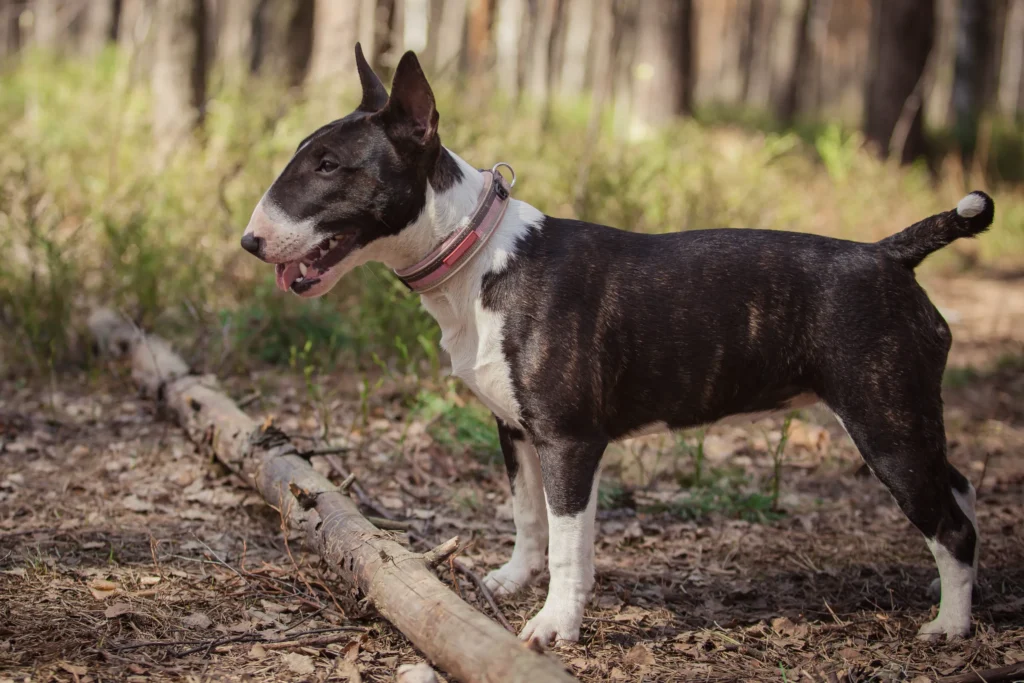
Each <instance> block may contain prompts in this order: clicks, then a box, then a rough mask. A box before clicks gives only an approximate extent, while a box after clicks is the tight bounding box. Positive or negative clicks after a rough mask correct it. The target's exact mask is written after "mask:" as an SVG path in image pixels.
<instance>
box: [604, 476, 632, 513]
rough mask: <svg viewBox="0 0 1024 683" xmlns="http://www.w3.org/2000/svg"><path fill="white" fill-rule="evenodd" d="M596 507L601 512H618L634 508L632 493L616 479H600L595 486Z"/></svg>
mask: <svg viewBox="0 0 1024 683" xmlns="http://www.w3.org/2000/svg"><path fill="white" fill-rule="evenodd" d="M597 507H598V508H600V509H601V510H620V509H622V508H633V507H636V501H635V500H634V499H633V493H632V492H631V491H630V490H629V489H627V488H626V487H625V486H623V485H622V482H621V481H618V480H617V479H602V480H601V481H600V482H599V483H598V485H597Z"/></svg>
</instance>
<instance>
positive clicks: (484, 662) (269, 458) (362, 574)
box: [89, 310, 574, 683]
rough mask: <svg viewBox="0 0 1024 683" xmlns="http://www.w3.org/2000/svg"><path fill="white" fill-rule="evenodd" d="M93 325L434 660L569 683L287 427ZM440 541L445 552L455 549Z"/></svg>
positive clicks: (467, 675)
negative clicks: (328, 474) (322, 467)
mask: <svg viewBox="0 0 1024 683" xmlns="http://www.w3.org/2000/svg"><path fill="white" fill-rule="evenodd" d="M89 328H90V330H91V331H92V332H93V335H94V336H95V338H96V340H97V342H98V344H99V347H100V349H101V350H104V351H106V352H108V353H111V354H113V355H127V356H128V357H129V358H130V359H131V365H132V377H133V379H134V380H135V382H136V384H137V385H138V386H139V388H140V389H142V390H143V392H144V393H145V394H146V395H147V396H149V397H151V398H153V399H155V400H156V401H157V402H158V404H159V405H160V407H162V408H164V409H166V411H167V412H168V413H169V414H170V415H171V416H172V417H173V418H174V419H175V420H176V421H177V422H178V423H179V424H180V425H181V427H182V428H183V429H184V430H185V432H186V433H187V434H188V436H189V438H190V439H192V441H194V442H195V443H196V444H197V445H199V446H201V447H207V448H209V449H210V450H212V451H213V454H214V455H215V457H216V458H217V459H218V460H219V461H220V462H222V463H223V464H224V465H225V466H226V467H228V468H229V469H230V470H232V471H233V472H235V473H237V474H239V475H240V476H241V477H242V478H243V479H245V480H246V481H247V482H248V483H249V484H250V485H252V486H253V487H254V488H255V489H256V490H257V491H258V492H259V493H260V495H261V496H263V498H264V500H266V501H267V503H268V504H269V505H271V506H272V507H273V508H274V509H276V510H278V511H279V512H280V513H281V515H282V517H283V518H284V519H285V521H286V522H287V523H288V525H289V526H291V527H292V528H294V529H298V530H301V531H304V532H305V534H306V543H307V545H308V546H309V547H310V548H311V549H312V550H313V552H315V553H317V554H318V555H319V556H320V557H321V558H322V559H323V560H324V561H326V562H328V563H330V564H331V566H332V567H333V569H334V571H335V572H336V573H337V574H338V576H340V577H341V580H342V581H344V582H345V583H347V584H348V585H351V586H355V587H357V588H358V589H359V590H361V591H362V592H363V593H364V594H365V595H366V596H367V597H368V598H369V599H370V601H371V602H373V604H374V605H375V606H376V607H377V609H378V611H380V613H381V615H382V616H383V617H384V618H385V619H387V620H388V621H390V622H391V623H392V624H394V625H395V626H396V627H397V628H398V629H399V630H400V631H402V633H403V634H405V635H406V636H407V637H408V638H409V640H410V641H412V643H413V644H414V645H415V646H416V647H417V648H419V649H420V650H421V651H422V652H423V653H424V654H425V655H426V656H427V657H429V658H430V659H431V660H432V661H433V662H435V663H437V664H438V665H439V666H440V667H442V668H444V669H445V670H446V671H448V672H450V673H451V674H452V675H453V676H455V677H456V678H457V679H458V680H460V681H466V682H467V683H476V682H477V681H480V682H484V681H487V682H490V681H502V682H505V681H508V682H510V683H514V682H521V683H546V682H548V681H557V682H563V683H567V682H569V681H572V680H574V679H573V678H572V677H571V676H570V675H569V674H568V673H566V672H565V671H564V670H563V668H562V667H561V665H560V664H559V663H558V662H557V661H556V660H554V659H551V658H548V657H545V656H543V655H540V654H537V653H536V652H533V651H532V650H530V649H528V648H526V647H525V646H524V645H522V644H521V643H520V642H519V641H518V640H517V639H516V637H515V636H514V635H512V634H511V633H509V632H508V631H506V630H505V629H503V628H502V627H501V626H499V625H498V624H496V623H495V622H493V621H491V620H490V619H488V618H487V617H485V616H484V615H483V614H481V613H480V612H478V611H477V610H475V609H473V608H472V607H471V606H469V605H468V604H466V603H465V602H463V601H462V600H460V599H459V597H458V596H457V595H455V593H453V592H452V591H451V590H450V589H449V588H448V587H447V586H445V585H444V584H443V583H441V582H440V581H439V580H438V579H437V577H436V576H435V574H434V572H433V571H432V569H431V568H430V567H429V566H428V562H427V561H425V556H424V555H421V554H419V553H413V552H411V551H410V550H409V549H407V548H405V547H404V546H402V545H400V544H398V543H396V542H395V541H393V540H391V536H390V535H389V534H386V533H383V532H381V531H380V530H379V529H377V528H376V527H374V526H373V525H372V524H371V523H370V522H369V521H367V520H366V518H365V517H363V516H362V515H361V514H360V513H359V510H358V508H357V507H356V505H355V503H354V502H353V501H352V500H351V499H350V498H349V496H348V494H346V493H345V492H343V491H342V490H341V489H340V488H339V487H337V486H335V485H334V484H332V483H331V482H330V481H328V480H327V479H326V478H324V477H322V476H321V475H319V474H317V473H316V471H314V470H313V468H312V466H310V464H309V462H308V461H307V460H306V459H304V458H303V457H301V456H300V454H299V453H298V451H297V450H296V449H295V447H294V446H292V444H291V442H290V441H289V440H288V437H287V436H286V435H285V434H284V433H283V432H281V431H279V430H277V429H275V428H273V427H266V426H261V425H259V424H258V423H257V422H255V421H253V420H252V419H251V418H250V417H249V416H248V415H246V414H245V413H244V412H242V411H241V410H240V409H239V408H238V406H237V405H235V403H234V402H233V401H232V400H231V399H230V398H228V397H227V396H226V395H225V394H224V393H223V392H222V391H221V390H220V388H219V387H218V385H217V381H216V378H214V377H210V376H197V375H193V374H190V372H189V368H188V365H187V364H186V363H185V362H184V361H183V360H182V359H181V358H180V357H179V356H178V355H177V354H175V353H174V351H173V350H172V349H171V347H170V345H169V344H167V342H165V341H163V340H162V339H159V338H158V337H153V336H146V335H143V334H142V333H141V332H138V331H136V330H135V328H133V327H132V326H131V325H130V324H129V323H126V322H125V321H124V320H123V319H121V318H120V316H118V315H117V314H116V313H113V312H112V311H109V310H100V311H96V312H94V313H93V315H92V316H90V319H89ZM445 545H447V546H448V548H447V552H448V553H449V554H450V553H451V551H452V550H454V548H453V547H451V545H450V544H445ZM428 555H429V553H428Z"/></svg>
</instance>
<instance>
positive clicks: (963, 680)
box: [939, 662, 1024, 683]
mask: <svg viewBox="0 0 1024 683" xmlns="http://www.w3.org/2000/svg"><path fill="white" fill-rule="evenodd" d="M1020 680H1024V662H1017V663H1016V664H1011V665H1009V666H1004V667H1001V668H999V669H988V670H987V671H971V672H970V673H966V674H959V675H957V676H947V677H946V678H940V679H939V683H1006V682H1007V681H1020Z"/></svg>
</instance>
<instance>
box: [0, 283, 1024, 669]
mask: <svg viewBox="0 0 1024 683" xmlns="http://www.w3.org/2000/svg"><path fill="white" fill-rule="evenodd" d="M926 284H928V286H929V290H930V292H931V294H932V296H933V299H934V300H935V301H936V303H937V305H939V307H940V308H941V309H942V310H943V312H944V313H945V315H946V316H947V318H948V319H949V320H950V322H951V326H952V328H953V331H954V337H955V340H956V341H955V346H954V350H953V352H952V354H951V359H950V367H951V368H952V369H951V370H950V372H949V375H948V385H949V386H948V388H947V392H946V397H945V398H946V422H947V432H948V434H949V440H950V448H949V451H950V458H951V460H952V461H953V462H954V463H955V464H956V465H957V466H958V467H960V468H961V470H962V471H963V472H964V473H965V474H967V475H968V476H969V477H970V479H971V480H972V481H973V482H974V483H975V485H976V486H978V489H979V496H978V521H979V525H980V528H981V538H982V549H981V566H982V571H981V575H980V583H981V588H982V591H981V596H980V599H977V600H976V607H975V629H974V634H973V636H972V637H971V638H970V639H967V640H963V641H960V642H954V643H945V642H943V643H937V644H924V643H920V642H918V641H916V640H915V639H914V634H915V632H916V630H917V628H918V626H919V625H920V624H921V623H922V622H923V621H925V620H927V619H929V618H931V617H932V616H933V615H934V612H935V606H934V605H933V604H932V602H931V601H930V600H929V598H928V596H927V592H926V588H927V586H928V584H929V582H930V581H931V580H932V579H933V578H934V577H935V576H936V570H935V565H934V562H933V561H932V559H931V556H930V554H929V553H928V551H927V549H926V547H925V544H924V543H923V541H922V539H921V537H920V535H919V534H918V533H917V532H916V531H915V530H914V529H913V528H911V526H910V524H909V523H908V522H907V521H906V519H905V518H904V517H903V515H902V514H901V513H900V512H899V511H898V510H897V508H896V506H895V504H894V503H893V501H892V499H891V498H890V497H889V495H888V493H886V491H885V490H884V489H883V488H882V486H881V485H880V484H879V483H878V482H877V481H876V480H875V479H874V478H873V477H871V476H870V475H868V474H866V473H865V471H864V470H863V469H862V468H860V466H859V463H860V460H859V457H858V456H857V454H856V451H855V449H854V447H853V445H852V443H851V442H850V440H849V439H848V438H847V437H846V435H845V433H844V432H843V431H842V429H841V428H840V427H839V425H838V424H837V423H836V422H835V421H834V419H833V418H832V417H831V416H830V415H829V414H828V413H827V412H826V411H824V410H821V409H818V408H815V409H811V410H808V411H804V412H803V413H802V414H801V415H800V416H799V418H798V419H796V420H795V421H794V422H792V424H790V425H789V427H790V428H789V442H788V443H787V445H786V448H785V451H784V460H783V461H782V469H781V477H780V478H779V482H780V491H781V492H780V494H779V496H778V499H777V504H776V505H775V507H774V508H773V507H772V505H771V504H770V502H769V503H766V500H769V498H768V494H767V493H766V491H768V490H769V489H768V488H766V487H767V486H768V484H767V482H770V481H771V479H772V476H773V474H772V473H773V471H774V469H773V468H774V462H775V460H774V458H773V456H772V453H773V451H774V446H773V445H774V444H776V443H777V441H778V439H779V436H780V435H781V429H782V425H783V422H782V419H770V420H765V421H761V422H759V423H756V424H753V425H740V426H716V427H713V428H711V429H710V430H708V431H707V433H706V434H705V435H704V436H703V437H700V436H698V435H696V434H691V435H689V436H687V437H685V438H679V439H676V438H673V437H671V436H654V437H647V438H644V439H636V440H633V441H631V442H628V443H625V444H620V445H617V446H615V447H614V448H613V449H612V450H611V451H610V453H609V456H608V465H607V468H606V473H605V482H604V485H603V487H602V491H603V492H604V495H603V496H602V508H601V510H600V512H599V522H598V524H599V531H598V549H597V586H596V592H595V595H594V597H593V599H592V600H591V602H590V605H589V607H588V610H587V614H586V618H585V620H584V624H583V632H582V635H581V639H580V642H579V644H575V645H562V646H558V647H556V648H554V650H553V651H552V652H551V654H550V655H549V656H554V657H557V658H559V659H560V660H561V661H563V662H564V664H565V666H566V667H567V668H568V669H569V670H570V671H571V672H572V673H573V674H574V675H576V676H577V677H578V678H579V679H580V680H582V681H620V680H621V681H690V680H693V681H748V680H749V681H765V680H779V681H802V680H807V681H830V680H831V681H836V680H838V681H843V680H846V681H850V682H851V683H852V682H853V681H868V680H878V681H888V680H908V681H916V682H918V683H920V682H923V681H926V680H936V679H940V678H942V677H944V676H949V675H952V674H955V673H961V672H970V671H971V670H972V669H974V670H979V671H981V670H984V669H990V668H995V667H1000V666H1005V665H1007V664H1011V663H1014V662H1017V661H1021V660H1024V526H1022V523H1021V520H1022V519H1024V457H1022V456H1024V365H1022V362H1021V359H1024V280H1022V279H1015V280H1014V279H998V278H994V277H993V278H983V277H977V276H976V277H970V278H967V277H958V278H947V279H937V280H933V281H930V282H928V283H926ZM119 373H120V374H106V375H103V373H93V374H92V376H90V377H86V376H82V377H78V378H75V377H60V378H58V379H57V380H55V381H54V382H50V383H46V384H25V383H19V382H14V381H9V382H7V383H6V384H2V385H0V680H7V679H12V680H33V681H47V680H62V681H75V682H76V683H84V682H85V681H89V680H93V681H96V680H113V679H117V680H124V679H127V680H144V679H147V680H148V679H163V680H193V681H205V680H261V681H264V680H265V681H288V680H296V681H298V680H303V681H305V680H310V681H323V680H341V681H345V680H348V681H359V680H363V681H389V680H393V679H394V676H395V670H396V668H397V667H398V665H399V664H401V663H405V662H415V661H419V660H421V659H422V656H421V655H419V654H418V653H417V652H416V651H415V650H414V649H413V648H412V647H411V646H410V645H409V643H408V642H407V641H406V640H405V639H404V638H403V636H402V635H401V634H400V633H399V632H397V631H396V630H395V629H394V628H392V627H391V626H390V625H389V624H388V623H387V622H386V621H384V620H383V619H382V618H380V617H379V616H377V615H376V614H375V612H374V611H373V609H372V607H371V606H369V605H367V604H366V603H365V602H360V601H359V599H358V596H356V595H353V594H351V593H349V592H346V591H345V590H344V589H343V588H342V587H341V586H340V585H339V584H337V583H336V582H333V581H332V580H331V576H330V572H329V569H328V568H326V567H323V566H321V565H320V564H319V563H318V560H317V558H315V557H312V556H310V555H309V554H308V553H306V552H305V550H304V549H303V548H302V546H301V543H300V542H299V539H298V538H296V537H292V538H290V539H289V540H290V543H286V542H285V541H284V537H283V535H282V532H281V523H280V519H279V517H278V516H277V514H276V513H275V512H274V511H272V510H270V509H268V508H267V507H266V506H265V505H264V504H263V503H262V502H261V500H260V499H259V498H258V497H257V496H256V495H255V494H253V493H252V491H250V490H248V489H246V488H245V487H244V486H243V485H242V483H241V482H240V481H238V480H237V479H235V478H234V477H233V476H232V475H230V474H229V473H227V472H225V471H223V470H222V469H220V468H219V467H218V466H217V465H216V463H214V462H212V461H211V460H210V458H209V457H208V456H206V455H203V454H201V453H199V452H198V451H197V450H196V449H195V448H194V447H193V446H192V445H191V444H190V443H189V442H188V441H186V440H185V438H184V437H183V436H182V434H181V432H180V431H179V430H178V429H177V428H176V427H175V426H174V425H172V424H169V423H167V422H164V421H160V420H159V419H158V418H157V416H155V415H154V414H153V412H152V409H151V405H150V404H149V403H147V402H146V401H144V400H142V399H140V398H138V397H137V396H136V394H135V391H134V389H133V388H132V385H131V381H130V379H129V378H128V377H127V375H126V372H125V369H124V368H120V369H119ZM98 375H103V376H98ZM224 381H225V384H226V386H227V387H228V390H229V391H230V392H231V393H232V395H233V396H235V397H236V399H238V400H239V401H240V402H242V403H244V404H245V409H246V410H247V411H248V412H249V413H250V414H252V415H254V416H257V415H259V416H265V415H273V416H274V419H275V423H276V424H277V425H278V426H280V427H282V428H283V429H285V430H286V431H288V432H289V433H290V434H292V435H295V436H296V437H297V443H299V444H300V445H303V446H306V447H308V448H309V449H322V448H326V447H332V448H336V449H337V450H338V451H340V452H339V453H337V454H336V458H337V461H340V464H341V465H342V466H343V468H344V469H347V470H349V471H352V472H354V473H355V474H356V475H357V476H358V481H359V482H360V483H361V484H362V487H363V489H364V490H365V491H366V493H367V494H368V495H369V496H370V497H372V498H373V499H374V500H375V501H376V503H377V504H378V505H379V506H380V507H382V508H384V509H386V510H389V511H391V512H393V513H394V514H395V515H397V516H400V517H403V518H408V519H412V520H415V523H416V524H417V525H418V526H419V528H420V530H421V532H422V533H423V534H424V535H426V536H427V537H430V538H433V539H437V540H443V539H446V538H449V537H451V536H453V535H455V534H459V535H461V536H462V537H463V538H464V539H467V538H472V539H473V542H472V544H471V545H470V547H469V548H468V549H467V550H466V551H465V552H464V554H463V557H465V558H467V559H468V560H470V561H471V563H472V565H473V567H475V568H476V570H478V571H479V572H480V573H484V572H486V571H487V570H489V569H490V568H493V567H496V566H498V565H500V564H501V563H502V562H503V561H504V560H505V559H507V557H508V555H509V553H510V551H511V548H512V541H513V537H514V531H513V525H512V521H511V514H510V507H509V504H508V485H507V480H506V478H505V474H504V471H503V468H502V467H501V466H500V464H499V463H500V459H498V458H496V457H493V456H494V454H491V456H490V457H486V458H481V457H480V455H479V453H474V452H469V451H467V450H466V449H464V448H460V447H459V444H458V442H457V441H455V442H451V441H444V440H440V439H438V438H435V436H432V434H435V433H436V432H435V430H434V427H435V426H436V425H434V424H432V423H431V419H429V418H427V417H425V416H424V414H423V413H422V412H414V411H410V409H409V408H408V405H409V402H408V400H407V398H406V399H403V395H405V396H406V397H407V393H406V392H403V391H402V390H401V389H402V388H401V387H400V386H399V385H397V384H395V385H394V386H392V385H391V384H385V385H383V386H382V387H381V389H380V390H379V391H377V392H376V393H374V394H373V395H372V396H371V397H370V398H365V392H364V394H363V396H364V398H363V399H362V400H361V399H360V393H359V391H358V390H357V388H356V384H357V379H355V378H352V377H350V376H346V375H345V374H344V373H343V372H340V371H339V372H337V373H335V374H333V375H331V376H330V377H328V378H327V380H326V384H327V385H329V386H331V388H332V389H333V390H334V391H335V393H334V394H333V396H334V398H332V400H331V401H330V402H329V404H325V405H321V406H320V407H318V405H317V402H316V401H314V400H312V399H311V398H310V396H311V395H312V394H314V393H315V392H310V391H308V390H307V387H306V385H305V384H304V382H303V378H302V377H301V373H300V372H299V371H290V370H288V369H283V370H282V369H274V370H267V371H259V372H254V373H252V374H251V375H249V376H247V377H235V378H225V380H224ZM254 391H258V393H254ZM321 399H322V396H321ZM321 403H322V401H321ZM324 407H326V411H325V410H324V409H323V408H324ZM324 415H329V416H330V423H329V424H328V425H327V426H325V425H324V424H323V421H322V420H321V419H320V417H321V416H324ZM433 419H435V420H436V419H444V418H443V417H442V418H433ZM313 462H314V466H316V467H317V468H318V469H320V470H321V471H323V472H325V473H331V465H330V463H329V460H328V458H327V457H326V456H315V457H313ZM698 464H699V466H700V468H701V471H700V473H698V472H697V471H696V470H695V468H696V466H697V465H698ZM331 476H337V475H336V473H331ZM684 484H685V485H684ZM440 574H441V576H442V578H443V579H445V580H447V581H449V582H453V589H454V590H459V591H460V592H461V593H462V594H463V595H464V596H465V598H466V599H467V600H468V601H469V602H471V603H473V604H475V605H477V606H479V608H480V609H481V610H483V611H484V612H485V613H488V614H490V612H489V608H488V607H487V605H486V604H484V602H483V601H482V600H480V599H479V596H477V595H476V594H475V592H474V590H473V588H472V587H471V586H468V585H467V584H468V581H466V580H465V578H462V579H461V581H460V582H459V583H458V585H457V586H456V585H455V584H454V578H456V577H452V576H451V574H450V572H449V571H448V570H447V569H442V570H441V572H440ZM545 585H546V575H545V576H542V577H541V580H540V581H539V583H538V585H537V586H536V587H534V588H532V589H531V590H528V591H527V592H526V593H525V594H524V595H522V596H519V597H516V598H515V599H512V600H508V601H505V602H503V603H502V604H501V609H502V610H503V612H504V614H505V616H506V618H507V619H508V621H509V622H511V623H512V625H513V626H515V627H516V628H519V627H521V626H522V625H523V624H524V623H525V621H526V619H527V618H529V617H530V616H531V615H532V613H534V612H535V611H536V610H537V609H539V607H540V605H541V603H542V600H543V597H544V590H545ZM453 636H454V634H453ZM282 639H285V640H289V639H290V640H291V641H292V642H291V643H290V644H289V643H284V644H281V643H277V642H271V641H280V640H282Z"/></svg>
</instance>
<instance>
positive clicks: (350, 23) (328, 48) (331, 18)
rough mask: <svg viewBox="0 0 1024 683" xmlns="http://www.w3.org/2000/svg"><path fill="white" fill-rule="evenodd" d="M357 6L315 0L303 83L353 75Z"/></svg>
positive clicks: (319, 82) (316, 82)
mask: <svg viewBox="0 0 1024 683" xmlns="http://www.w3.org/2000/svg"><path fill="white" fill-rule="evenodd" d="M359 9H360V7H359V3H358V2H338V0H316V7H315V8H314V10H313V53H312V55H311V56H310V59H309V73H308V74H307V76H306V82H307V83H312V84H326V83H329V82H333V81H342V80H344V78H345V76H349V77H351V76H352V75H353V74H355V67H354V66H353V64H354V62H353V61H352V49H353V47H354V46H355V44H356V41H357V40H358V36H359Z"/></svg>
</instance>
